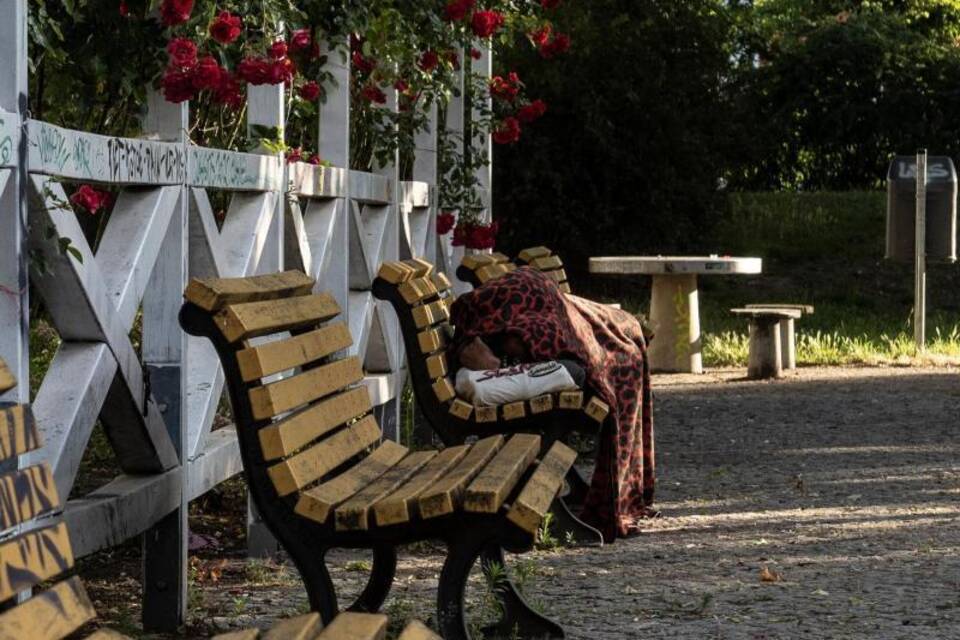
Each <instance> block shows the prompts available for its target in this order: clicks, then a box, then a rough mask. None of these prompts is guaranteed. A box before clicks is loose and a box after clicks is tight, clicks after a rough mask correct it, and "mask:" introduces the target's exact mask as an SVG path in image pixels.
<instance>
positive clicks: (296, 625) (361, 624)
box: [212, 612, 441, 640]
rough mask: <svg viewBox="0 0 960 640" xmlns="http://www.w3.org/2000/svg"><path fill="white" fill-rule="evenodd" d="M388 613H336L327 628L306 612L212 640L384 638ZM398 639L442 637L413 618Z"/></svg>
mask: <svg viewBox="0 0 960 640" xmlns="http://www.w3.org/2000/svg"><path fill="white" fill-rule="evenodd" d="M386 637H387V616H385V615H382V614H376V613H350V612H345V613H341V614H340V615H338V616H337V617H336V618H335V619H334V621H333V622H331V623H330V624H329V625H327V626H326V627H324V626H323V621H322V620H321V619H320V615H319V614H317V613H315V612H314V613H306V614H304V615H301V616H296V617H295V618H289V619H287V620H282V621H280V622H278V623H276V624H275V625H274V626H273V627H271V628H270V629H268V630H261V629H243V630H241V631H231V632H230V633H222V634H220V635H218V636H214V637H213V639H212V640H385V638H386ZM397 640H441V638H440V636H438V635H437V634H435V633H433V632H432V631H430V629H428V628H427V627H425V626H424V625H423V623H421V622H418V621H416V620H414V621H413V622H411V623H410V624H408V625H407V626H406V628H405V629H404V630H403V632H402V633H401V634H400V635H399V636H398V639H397Z"/></svg>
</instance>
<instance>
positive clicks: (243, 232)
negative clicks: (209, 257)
mask: <svg viewBox="0 0 960 640" xmlns="http://www.w3.org/2000/svg"><path fill="white" fill-rule="evenodd" d="M275 199H276V196H275V195H274V194H272V193H270V192H267V193H262V194H246V193H238V194H235V195H234V196H233V199H232V200H231V202H230V207H229V208H228V209H227V217H226V220H224V222H223V227H222V228H221V229H220V246H221V247H222V251H223V257H224V264H223V273H222V275H223V276H224V277H230V278H233V277H239V276H245V275H253V274H254V273H256V270H257V268H258V266H259V264H260V259H261V257H262V256H263V252H264V248H265V247H266V244H267V239H268V237H269V235H270V228H271V225H272V222H273V217H274V214H275V208H274V201H275Z"/></svg>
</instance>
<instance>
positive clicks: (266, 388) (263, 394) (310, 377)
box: [250, 356, 363, 420]
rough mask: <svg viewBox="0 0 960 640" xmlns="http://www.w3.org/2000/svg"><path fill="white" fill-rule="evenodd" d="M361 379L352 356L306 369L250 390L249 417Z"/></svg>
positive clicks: (358, 364) (279, 409)
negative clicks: (251, 411) (250, 411)
mask: <svg viewBox="0 0 960 640" xmlns="http://www.w3.org/2000/svg"><path fill="white" fill-rule="evenodd" d="M361 380H363V365H362V363H361V362H360V359H359V358H358V357H356V356H351V357H349V358H344V359H343V360H337V361H336V362H331V363H330V364H325V365H323V366H321V367H316V368H313V369H308V370H307V371H304V372H303V373H299V374H297V375H295V376H291V377H289V378H285V379H283V380H278V381H277V382H271V383H270V384H265V385H263V386H262V387H254V388H252V389H250V405H251V408H252V410H253V417H254V418H256V419H257V420H263V419H265V418H270V417H272V416H275V415H279V414H281V413H283V412H284V411H289V410H290V409H295V408H296V407H299V406H301V405H304V404H307V403H308V402H311V401H313V400H316V399H317V398H322V397H323V396H326V395H329V394H331V393H333V392H334V391H337V390H339V389H342V388H344V387H346V386H348V385H351V384H354V383H356V382H359V381H361Z"/></svg>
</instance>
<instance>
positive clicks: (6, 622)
mask: <svg viewBox="0 0 960 640" xmlns="http://www.w3.org/2000/svg"><path fill="white" fill-rule="evenodd" d="M16 384H17V382H16V379H15V378H14V377H13V375H11V373H10V371H9V369H8V368H7V366H6V364H5V363H4V362H3V361H2V360H0V393H5V392H7V391H8V390H10V389H12V388H14V387H15V386H16ZM42 446H43V443H42V442H41V440H40V435H39V433H38V432H37V428H36V423H35V422H34V419H33V413H32V412H31V409H30V406H29V405H23V404H13V403H0V465H3V466H4V467H8V466H12V465H13V464H14V463H15V462H16V460H17V456H20V455H22V454H25V453H28V452H30V451H33V450H36V449H40V448H41V447H42ZM61 510H62V503H61V502H60V496H59V495H58V493H57V486H56V483H54V480H53V472H52V471H51V469H50V465H49V464H48V463H46V462H41V463H40V464H36V465H33V466H31V467H27V468H26V469H21V470H13V471H7V472H6V473H3V474H0V533H5V534H6V536H7V537H6V538H5V539H3V541H2V542H0V608H2V607H3V606H4V603H7V606H9V605H10V604H11V601H12V600H13V599H14V598H15V597H16V596H17V594H19V593H22V592H27V591H29V590H31V589H36V588H37V587H38V586H40V585H41V584H45V585H46V589H45V590H44V591H41V592H38V593H33V594H32V596H31V597H30V598H28V599H26V600H24V601H23V602H21V603H19V604H17V605H16V606H12V607H9V608H7V609H6V610H4V611H2V613H0V640H60V639H61V638H65V637H67V636H70V635H72V634H74V633H75V632H77V630H79V629H80V628H81V627H83V626H84V625H86V624H87V623H88V622H90V621H91V620H93V619H94V618H95V617H96V612H95V611H94V609H93V605H92V604H91V603H90V598H88V597H87V592H86V589H85V588H84V586H83V583H82V582H81V581H80V578H79V577H78V576H72V577H70V578H67V579H66V580H60V581H59V582H55V580H56V579H57V578H58V577H60V574H62V573H64V572H66V571H68V570H70V569H71V568H72V567H73V565H74V558H73V548H72V546H71V543H70V534H69V532H68V531H67V525H66V524H64V523H63V522H62V521H60V520H59V519H58V517H57V515H56V514H57V513H58V512H60V511H61ZM14 527H20V530H19V531H18V530H16V529H14ZM125 637H126V636H122V635H120V634H118V633H115V632H113V631H109V630H106V629H103V630H100V631H97V632H96V633H94V634H92V635H90V636H87V640H110V639H114V640H122V639H123V638H125Z"/></svg>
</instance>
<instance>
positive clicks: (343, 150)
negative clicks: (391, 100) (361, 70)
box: [317, 38, 350, 169]
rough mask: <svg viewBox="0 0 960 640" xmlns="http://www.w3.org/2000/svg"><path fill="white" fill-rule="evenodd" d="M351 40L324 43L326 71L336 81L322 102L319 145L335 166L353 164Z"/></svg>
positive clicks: (322, 53) (320, 151) (323, 154)
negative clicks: (351, 144) (351, 149)
mask: <svg viewBox="0 0 960 640" xmlns="http://www.w3.org/2000/svg"><path fill="white" fill-rule="evenodd" d="M349 51H350V42H349V40H348V39H347V38H343V39H342V40H339V41H337V42H324V43H321V55H323V56H326V59H327V61H326V64H325V65H324V68H323V70H324V72H326V73H329V74H330V76H331V80H332V82H330V83H329V84H327V91H328V93H327V99H326V100H325V101H322V102H320V108H319V109H320V114H319V118H318V120H319V122H318V123H317V124H318V127H319V137H318V139H319V148H318V149H317V151H318V152H319V153H320V157H321V158H323V159H324V160H326V161H327V162H329V163H330V164H331V165H333V166H334V167H341V168H344V169H345V168H348V167H349V166H350V57H349V55H348V52H349Z"/></svg>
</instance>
